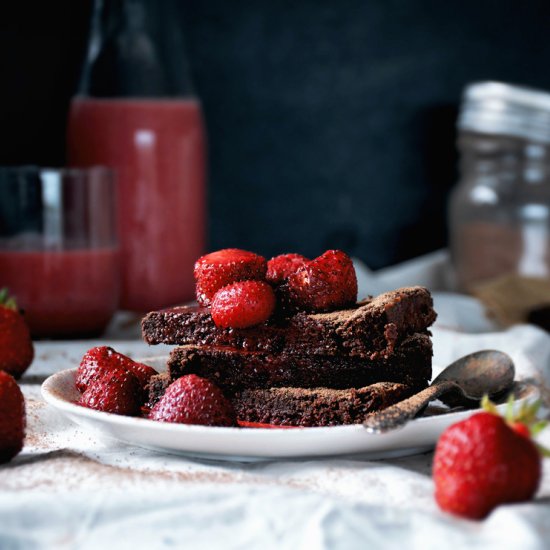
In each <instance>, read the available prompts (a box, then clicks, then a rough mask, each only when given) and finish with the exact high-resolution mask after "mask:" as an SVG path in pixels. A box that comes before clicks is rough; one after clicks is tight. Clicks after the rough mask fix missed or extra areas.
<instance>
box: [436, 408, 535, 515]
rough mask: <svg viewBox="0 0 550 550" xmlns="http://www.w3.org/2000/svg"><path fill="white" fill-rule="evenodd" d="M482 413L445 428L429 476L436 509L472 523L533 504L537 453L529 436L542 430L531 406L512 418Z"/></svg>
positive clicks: (493, 409) (510, 414)
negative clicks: (502, 509) (502, 507)
mask: <svg viewBox="0 0 550 550" xmlns="http://www.w3.org/2000/svg"><path fill="white" fill-rule="evenodd" d="M484 408H486V409H487V410H486V411H484V412H479V413H477V414H474V415H473V416H471V417H470V418H468V419H466V420H463V421H462V422H458V423H457V424H454V425H452V426H451V427H449V428H448V429H447V430H446V431H445V432H444V433H443V435H442V436H441V438H440V439H439V441H438V443H437V448H436V451H435V457H434V464H433V476H434V482H435V498H436V501H437V503H438V504H439V506H440V507H441V508H442V509H443V510H445V511H447V512H450V513H452V514H456V515H458V516H463V517H466V518H471V519H481V518H484V517H485V516H487V515H488V514H489V513H490V512H491V510H493V509H494V508H495V507H496V506H498V505H499V504H504V503H510V502H523V501H527V500H530V499H532V498H533V496H534V495H535V493H536V491H537V488H538V486H539V482H540V478H541V451H540V450H539V449H538V448H537V446H536V445H535V443H534V442H533V441H532V439H531V436H532V435H534V434H536V433H537V432H538V431H540V429H542V427H543V423H540V422H537V421H536V406H535V407H533V406H529V407H526V408H524V409H523V411H521V412H520V416H519V418H516V419H514V418H512V413H511V412H512V407H511V406H510V407H509V413H508V415H507V417H508V418H507V419H505V418H502V417H501V416H498V414H497V412H496V408H495V407H494V405H493V404H491V403H490V402H489V401H488V400H485V402H484Z"/></svg>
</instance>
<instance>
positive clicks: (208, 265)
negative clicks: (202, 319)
mask: <svg viewBox="0 0 550 550" xmlns="http://www.w3.org/2000/svg"><path fill="white" fill-rule="evenodd" d="M266 269H267V262H266V259H265V258H264V257H263V256H260V255H258V254H254V252H248V251H247V250H240V249H238V248H225V249H223V250H218V251H216V252H212V253H210V254H206V255H205V256H202V257H200V258H199V259H198V260H197V261H196V262H195V269H194V275H195V282H196V294H197V302H198V303H199V304H201V305H202V306H208V305H210V302H211V300H212V298H213V297H214V294H216V292H217V291H218V290H219V289H220V288H223V287H224V286H227V285H230V284H232V283H236V282H238V281H247V280H263V279H264V278H265V273H266Z"/></svg>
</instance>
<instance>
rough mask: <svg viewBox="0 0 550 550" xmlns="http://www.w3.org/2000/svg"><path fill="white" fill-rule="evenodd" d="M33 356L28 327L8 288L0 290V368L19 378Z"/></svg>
mask: <svg viewBox="0 0 550 550" xmlns="http://www.w3.org/2000/svg"><path fill="white" fill-rule="evenodd" d="M33 358H34V348H33V345H32V340H31V336H30V333H29V327H28V326H27V323H26V322H25V319H24V318H23V316H22V315H21V313H20V312H19V309H18V308H17V304H16V302H15V300H14V298H12V297H10V296H9V294H8V290H7V289H6V288H3V289H2V290H0V370H4V371H6V372H9V373H10V374H11V375H12V376H13V377H14V378H19V377H20V376H21V375H22V374H23V373H24V372H25V371H26V370H27V369H28V368H29V366H30V364H31V363H32V360H33Z"/></svg>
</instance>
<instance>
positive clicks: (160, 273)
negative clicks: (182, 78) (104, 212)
mask: <svg viewBox="0 0 550 550" xmlns="http://www.w3.org/2000/svg"><path fill="white" fill-rule="evenodd" d="M68 156H69V163H70V164H72V165H74V166H91V165H95V164H102V165H106V166H108V167H110V168H113V169H114V170H115V172H116V177H117V184H118V226H119V240H120V245H121V277H122V281H121V283H122V284H121V307H122V308H123V309H130V310H133V311H148V310H151V309H158V308H161V307H165V306H169V305H173V304H178V303H182V302H185V301H188V300H191V299H193V297H194V281H193V264H194V262H195V260H196V259H197V258H198V257H199V256H200V255H201V254H202V253H203V252H204V247H205V194H206V193H205V135H204V128H203V120H202V114H201V107H200V103H199V102H198V101H196V100H193V99H185V100H184V99H128V98H121V99H110V98H106V99H103V98H87V97H82V98H80V97H77V98H75V99H73V102H72V105H71V110H70V115H69V124H68Z"/></svg>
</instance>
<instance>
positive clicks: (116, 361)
mask: <svg viewBox="0 0 550 550" xmlns="http://www.w3.org/2000/svg"><path fill="white" fill-rule="evenodd" d="M116 367H122V368H123V369H124V370H127V371H129V372H131V373H132V374H133V375H134V376H135V377H136V378H137V380H138V382H139V384H140V386H141V388H142V390H143V391H145V386H146V385H147V384H148V382H149V379H150V378H151V376H154V375H155V374H158V373H157V371H156V370H155V369H154V368H153V367H150V366H148V365H144V364H143V363H138V362H137V361H134V360H133V359H130V357H128V356H126V355H124V354H122V353H119V352H118V351H115V350H114V349H113V348H111V347H108V346H97V347H95V348H91V349H89V350H88V351H87V352H86V353H85V354H84V356H83V357H82V360H81V362H80V365H79V367H78V369H77V371H76V387H77V389H78V391H80V392H84V391H86V389H87V388H88V386H89V384H90V383H91V382H92V381H94V380H97V379H98V378H100V377H101V376H102V375H103V374H104V373H105V371H107V370H110V369H112V368H116Z"/></svg>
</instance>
